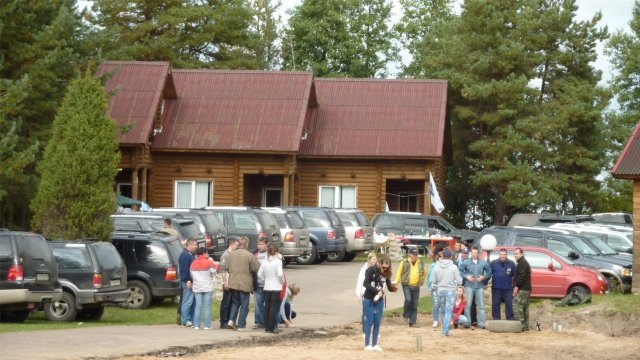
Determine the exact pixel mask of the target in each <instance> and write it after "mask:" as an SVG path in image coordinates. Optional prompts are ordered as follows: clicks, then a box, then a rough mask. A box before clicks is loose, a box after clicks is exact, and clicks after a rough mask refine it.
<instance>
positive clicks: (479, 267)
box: [460, 247, 491, 329]
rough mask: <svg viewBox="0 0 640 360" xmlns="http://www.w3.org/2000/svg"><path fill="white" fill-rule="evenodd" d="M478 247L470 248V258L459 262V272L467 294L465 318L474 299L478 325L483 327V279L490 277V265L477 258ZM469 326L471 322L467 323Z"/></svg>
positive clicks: (468, 316)
mask: <svg viewBox="0 0 640 360" xmlns="http://www.w3.org/2000/svg"><path fill="white" fill-rule="evenodd" d="M478 252H479V249H478V248H477V247H474V248H472V249H471V258H469V259H467V260H465V261H464V262H462V264H460V274H461V275H462V278H463V280H464V287H465V292H466V295H467V307H466V309H465V310H464V315H465V317H466V318H468V319H471V304H472V303H473V301H474V300H475V302H476V305H477V309H478V326H479V327H480V328H481V329H484V326H485V312H484V287H485V281H488V280H489V278H491V267H489V264H487V262H486V261H484V260H481V259H480V258H478ZM468 325H469V326H470V325H471V324H468Z"/></svg>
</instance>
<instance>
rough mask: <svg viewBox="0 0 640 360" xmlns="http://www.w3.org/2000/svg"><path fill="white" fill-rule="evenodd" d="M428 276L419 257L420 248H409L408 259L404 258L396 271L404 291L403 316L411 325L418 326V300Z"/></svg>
mask: <svg viewBox="0 0 640 360" xmlns="http://www.w3.org/2000/svg"><path fill="white" fill-rule="evenodd" d="M426 277H427V272H426V268H425V266H424V263H423V262H422V260H420V259H419V258H418V249H416V248H412V249H411V250H409V255H408V256H407V259H405V260H403V261H402V263H401V264H400V266H399V267H398V271H397V272H396V278H395V282H396V283H400V284H402V292H403V293H404V307H403V312H402V317H403V318H404V319H405V321H407V322H408V323H409V326H411V327H417V324H416V321H417V319H418V302H419V301H420V287H421V286H422V284H424V280H425V279H426Z"/></svg>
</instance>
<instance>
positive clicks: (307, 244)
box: [263, 207, 311, 264]
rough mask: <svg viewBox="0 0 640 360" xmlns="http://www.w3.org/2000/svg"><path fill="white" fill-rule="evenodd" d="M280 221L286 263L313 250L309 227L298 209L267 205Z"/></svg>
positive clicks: (268, 209)
mask: <svg viewBox="0 0 640 360" xmlns="http://www.w3.org/2000/svg"><path fill="white" fill-rule="evenodd" d="M263 209H265V210H267V211H268V212H269V213H270V214H271V215H273V217H274V218H275V219H276V221H277V222H278V226H279V227H280V238H281V239H283V240H282V248H281V249H280V253H281V254H282V256H283V257H284V260H285V264H288V263H289V261H290V260H292V259H295V258H296V257H298V256H303V255H306V254H309V253H310V252H311V241H310V240H309V229H307V226H306V225H305V224H304V220H302V218H301V217H300V214H298V212H297V211H294V210H284V209H281V208H275V207H265V208H263Z"/></svg>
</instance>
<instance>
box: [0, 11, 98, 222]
mask: <svg viewBox="0 0 640 360" xmlns="http://www.w3.org/2000/svg"><path fill="white" fill-rule="evenodd" d="M85 31H86V30H85V27H84V25H83V24H82V21H81V18H80V15H79V14H78V13H77V12H76V9H75V0H48V1H22V0H7V1H1V2H0V98H2V99H1V100H0V102H2V106H0V113H2V115H1V116H2V118H3V120H2V121H1V122H2V124H0V142H2V143H3V144H7V145H10V144H13V145H10V146H11V150H9V149H10V148H9V147H6V148H4V149H2V151H8V152H9V153H14V155H16V156H17V157H16V158H14V160H16V159H18V158H19V159H20V160H19V161H17V162H14V163H13V166H12V167H11V169H13V170H11V171H10V172H8V171H3V175H5V176H2V175H0V188H1V189H3V190H4V191H5V192H6V195H5V196H3V197H0V226H6V227H15V228H26V227H27V226H28V222H29V221H28V218H29V216H30V214H29V212H28V209H29V202H30V201H31V197H32V194H34V193H35V184H36V180H37V178H36V175H35V160H36V159H38V158H40V157H41V151H42V148H41V147H40V144H45V143H46V141H47V140H48V138H49V137H50V130H51V124H52V122H53V118H54V116H55V111H56V108H57V107H58V105H59V103H60V101H61V99H62V97H63V96H64V92H65V88H66V86H67V84H68V81H69V80H70V79H72V78H73V77H74V76H75V75H76V72H77V69H78V68H82V67H84V66H85V63H86V59H87V57H88V55H89V54H90V53H91V52H90V50H88V49H87V48H86V47H85V43H84V36H83V34H84V32H85ZM3 156H4V155H3ZM28 160H30V161H28ZM18 164H19V165H20V169H19V171H17V170H16V169H15V167H17V166H18ZM9 169H10V168H5V169H4V170H9ZM9 174H10V175H9Z"/></svg>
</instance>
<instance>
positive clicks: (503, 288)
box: [490, 249, 516, 320]
mask: <svg viewBox="0 0 640 360" xmlns="http://www.w3.org/2000/svg"><path fill="white" fill-rule="evenodd" d="M498 254H499V255H498V256H499V257H498V258H497V259H495V260H493V261H492V262H491V264H490V266H491V279H492V280H491V316H492V318H493V320H500V319H501V316H500V305H501V304H502V303H504V312H505V315H506V319H507V320H513V319H514V317H513V277H514V275H515V274H516V263H514V262H513V261H511V260H509V259H508V258H507V249H500V250H499V252H498Z"/></svg>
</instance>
